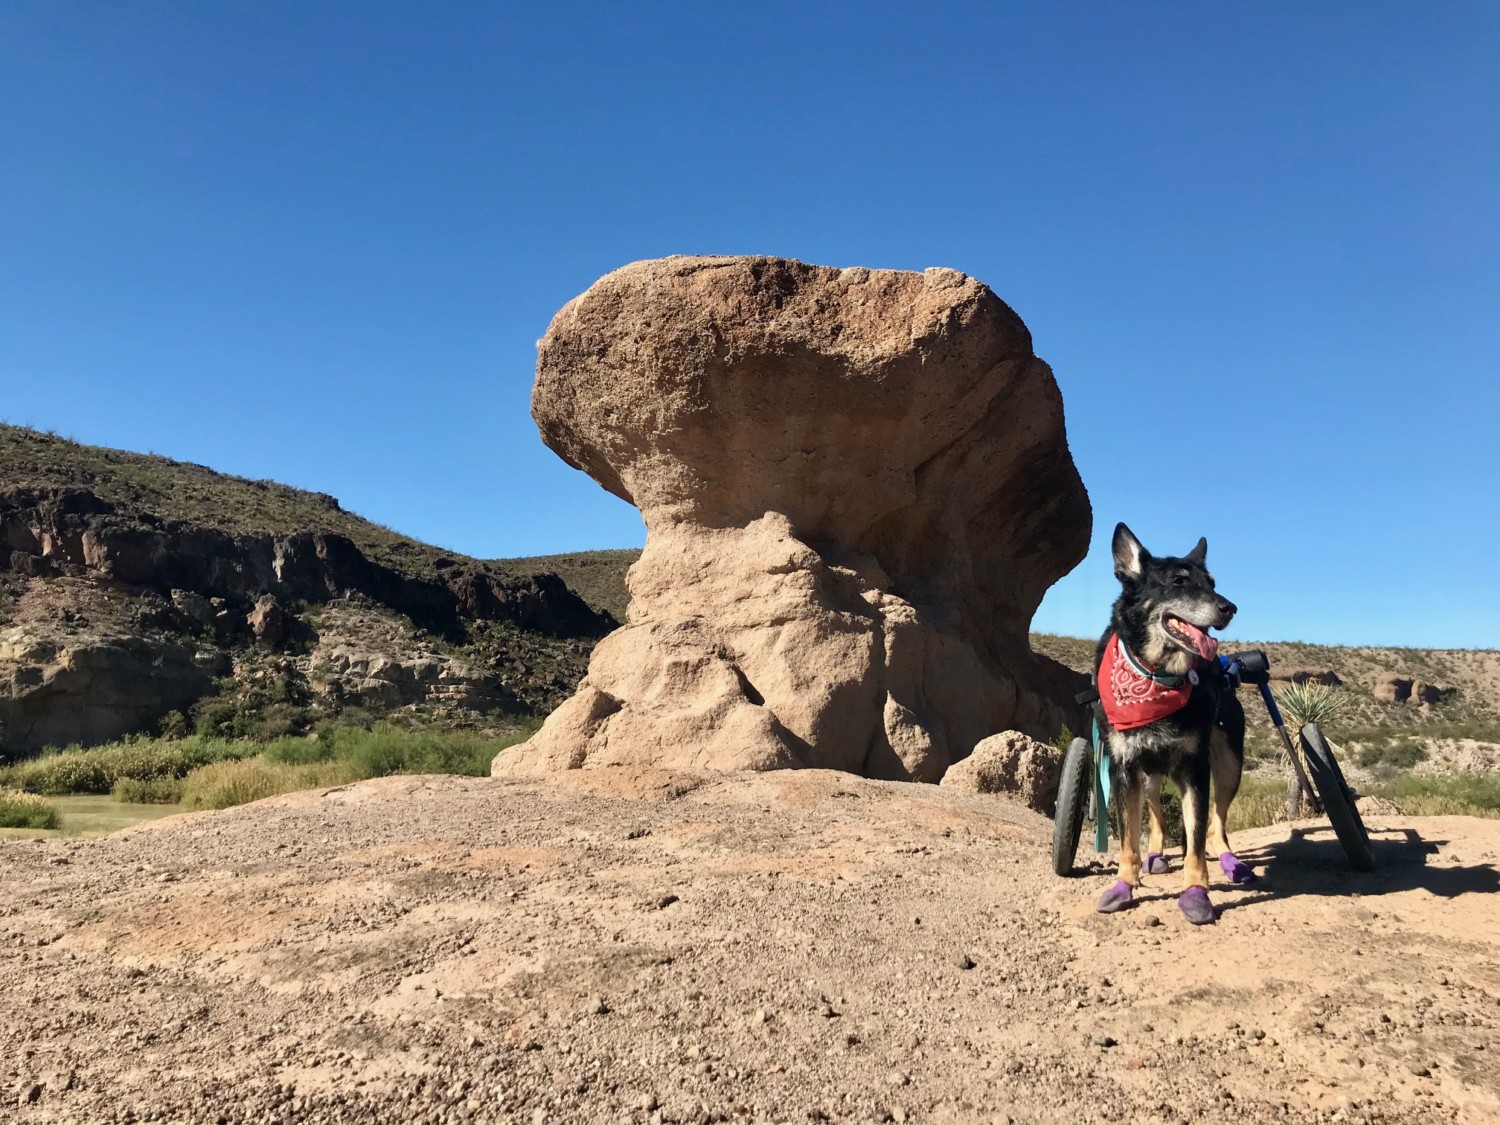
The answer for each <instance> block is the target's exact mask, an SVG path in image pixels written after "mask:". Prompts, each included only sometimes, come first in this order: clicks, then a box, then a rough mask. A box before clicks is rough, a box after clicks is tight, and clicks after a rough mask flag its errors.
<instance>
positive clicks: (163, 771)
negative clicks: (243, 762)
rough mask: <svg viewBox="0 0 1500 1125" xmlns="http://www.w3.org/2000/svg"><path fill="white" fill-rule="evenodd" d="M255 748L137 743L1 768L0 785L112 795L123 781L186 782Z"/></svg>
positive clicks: (73, 750) (205, 742)
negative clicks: (194, 772) (197, 771)
mask: <svg viewBox="0 0 1500 1125" xmlns="http://www.w3.org/2000/svg"><path fill="white" fill-rule="evenodd" d="M256 749H257V747H255V746H254V745H251V744H236V743H232V742H224V741H222V740H219V739H205V738H183V739H135V740H132V741H127V742H115V743H111V744H110V745H108V746H97V747H94V748H93V749H91V750H83V749H80V748H79V747H76V746H70V747H68V749H66V750H61V751H55V752H52V753H45V754H42V755H41V756H40V757H36V758H30V759H28V760H26V761H23V762H16V763H14V764H13V765H9V766H3V767H0V785H9V786H11V787H13V788H16V789H25V790H26V791H28V792H31V793H47V794H61V793H110V792H112V791H113V790H114V787H115V783H116V782H117V781H119V780H121V779H122V778H128V779H130V780H133V781H155V780H158V779H162V778H180V777H185V776H187V774H188V773H189V771H191V770H194V769H196V768H197V767H199V766H203V765H207V764H208V763H209V762H217V761H220V760H223V759H225V758H239V757H244V756H246V755H249V754H252V753H254V752H255V751H256Z"/></svg>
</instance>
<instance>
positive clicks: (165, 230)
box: [0, 0, 1500, 647]
mask: <svg viewBox="0 0 1500 1125" xmlns="http://www.w3.org/2000/svg"><path fill="white" fill-rule="evenodd" d="M1497 57H1500V6H1497V5H1495V4H1493V3H1488V2H1484V3H1478V2H1475V3H1465V2H1451V3H1444V4H1434V5H1418V4H1399V5H1397V4H1385V3H1362V4H1359V5H1352V4H1322V5H1311V4H1305V3H1295V4H1274V3H1262V4H1255V5H1227V4H1221V5H1202V4H1150V5H1143V4H1066V3H1036V4H1011V5H1003V4H972V5H957V4H953V5H947V4H920V5H919V4H915V3H913V4H884V3H861V4H803V3H798V4H791V3H787V4H776V3H762V4H753V5H751V4H745V5H727V4H723V5H720V4H653V3H640V4H628V5H627V4H598V5H593V4H582V5H577V4H575V5H570V6H567V7H564V6H560V5H534V6H524V7H523V6H520V5H501V4H457V3H433V4H416V3H410V4H384V3H361V4H357V5H356V4H342V5H340V4H312V3H295V4H291V3H288V4H277V3H255V4H234V3H218V4H213V5H202V4H172V3H154V4H119V5H103V4H94V3H90V4H71V3H65V2H60V0H46V2H41V3H24V2H12V3H8V4H6V5H4V6H3V7H0V417H3V418H4V419H5V420H8V421H11V422H16V423H22V424H28V425H35V426H38V427H42V428H50V429H54V430H57V431H58V432H60V433H63V434H66V435H69V436H72V437H76V438H77V439H79V440H81V441H87V442H90V443H95V444H104V445H113V446H120V447H124V448H130V449H137V450H154V451H156V452H159V453H164V454H167V455H170V456H174V457H179V458H183V459H187V460H192V461H199V462H203V463H206V464H210V465H213V466H214V467H216V468H219V469H222V470H224V471H227V472H233V473H239V474H244V475H248V476H253V477H269V478H274V479H278V480H283V481H286V482H288V483H291V484H295V485H299V486H303V487H307V488H314V489H319V490H323V491H328V492H332V493H333V494H335V495H337V496H338V497H340V498H341V500H342V501H343V502H344V504H345V505H346V506H347V507H349V508H351V509H352V510H355V511H358V512H360V513H361V514H363V515H366V516H368V517H370V518H372V519H376V520H379V521H381V522H382V523H386V524H389V525H391V526H394V527H396V528H399V529H400V530H402V531H404V532H406V533H408V534H411V535H413V536H415V537H418V538H421V539H426V540H429V541H432V542H436V543H440V544H443V545H445V546H447V547H449V548H452V549H455V550H460V551H465V552H468V553H471V554H476V555H482V556H503V555H521V554H539V553H549V552H555V551H566V550H575V549H582V548H591V547H608V546H630V545H637V544H639V543H640V542H641V540H642V534H643V532H642V528H641V524H640V520H639V517H638V516H637V514H636V513H635V511H634V509H632V508H630V507H628V506H627V505H624V504H622V503H620V502H619V501H617V500H615V499H613V498H612V497H609V496H608V495H606V494H605V493H604V492H603V491H602V490H601V489H600V488H598V487H597V486H596V485H594V484H593V482H592V481H590V480H589V479H588V478H586V477H584V476H583V475H582V474H580V473H577V472H575V471H574V470H571V469H569V468H567V467H566V466H565V465H563V464H562V462H561V461H559V460H558V459H557V458H556V457H554V456H553V455H552V454H551V453H550V452H549V451H547V450H546V448H545V447H543V446H542V444H541V443H540V441H539V440H538V438H537V436H536V431H535V429H534V427H533V426H532V423H531V421H530V418H529V416H528V413H527V403H528V396H529V390H530V384H531V378H532V374H533V369H534V363H535V341H536V340H537V338H538V337H539V336H540V335H541V334H542V332H543V331H544V329H545V328H546V325H547V322H548V321H549V319H550V318H551V316H552V314H553V312H555V311H556V309H557V308H558V307H559V306H561V305H562V304H563V303H564V302H565V301H567V300H568V299H569V298H571V297H572V296H574V295H575V294H576V293H578V292H580V291H582V290H583V289H584V288H586V287H587V286H588V285H589V283H590V282H592V281H593V280H594V279H595V278H596V277H597V276H599V275H600V274H602V273H604V272H606V271H608V270H610V269H612V268H614V267H616V266H619V265H621V264H623V263H625V262H628V261H632V260H635V259H639V258H647V257H657V256H660V255H664V254H669V253H772V254H781V255H785V256H788V257H796V258H801V259H803V260H806V261H811V262H818V263H825V264H830V265H856V264H858V265H868V266H881V267H897V268H911V269H921V268H923V267H926V266H931V265H943V266H951V267H954V268H957V269H961V270H963V271H965V272H967V273H970V274H973V275H974V276H977V277H979V278H982V279H983V280H985V281H986V282H988V283H989V284H990V285H991V286H992V287H993V288H994V289H995V290H996V292H998V293H999V294H1000V295H1001V296H1002V297H1003V298H1004V299H1005V300H1007V301H1008V302H1010V303H1011V304H1012V305H1013V306H1014V307H1015V308H1016V310H1017V311H1018V312H1019V313H1020V314H1021V316H1022V317H1023V318H1024V319H1025V320H1026V322H1027V324H1028V325H1029V326H1030V328H1031V331H1032V334H1033V337H1034V340H1035V344H1036V348H1037V351H1038V353H1039V354H1040V355H1042V356H1044V357H1045V358H1046V359H1047V360H1048V361H1049V362H1050V363H1051V364H1052V365H1053V367H1054V369H1055V371H1056V373H1057V377H1058V381H1059V383H1060V384H1061V386H1062V389H1063V394H1064V398H1065V401H1066V404H1067V412H1068V428H1069V434H1070V438H1071V442H1072V447H1073V452H1074V456H1075V458H1076V460H1077V461H1078V465H1079V469H1080V471H1081V473H1082V475H1083V478H1084V481H1085V482H1086V484H1087V485H1088V487H1089V491H1090V493H1091V496H1092V499H1093V504H1094V512H1095V544H1094V549H1093V551H1092V552H1091V553H1090V556H1089V558H1088V560H1087V561H1085V562H1084V563H1083V564H1082V565H1081V566H1080V567H1079V568H1078V570H1077V571H1075V572H1074V573H1073V574H1072V575H1070V576H1069V577H1068V578H1066V579H1064V580H1063V581H1062V582H1061V583H1059V585H1058V586H1057V587H1056V588H1054V590H1053V591H1052V592H1051V593H1050V594H1049V595H1048V598H1047V601H1046V602H1045V603H1044V604H1043V607H1042V610H1041V611H1040V612H1039V614H1038V617H1037V621H1036V625H1037V627H1038V628H1044V629H1050V630H1053V631H1059V632H1068V633H1075V634H1093V633H1096V632H1097V631H1098V630H1099V628H1100V627H1101V625H1102V622H1103V621H1104V619H1105V616H1106V614H1107V611H1108V605H1109V602H1110V600H1111V599H1112V597H1113V593H1114V583H1113V580H1112V578H1111V576H1110V567H1109V562H1108V550H1107V544H1108V537H1109V534H1110V531H1111V530H1112V529H1113V527H1114V524H1115V521H1116V520H1120V519H1123V520H1125V521H1126V522H1128V523H1129V524H1130V525H1131V526H1132V527H1133V528H1134V529H1135V530H1136V531H1137V532H1138V533H1139V534H1140V536H1141V537H1142V539H1143V540H1144V541H1145V543H1146V544H1147V546H1148V547H1149V548H1152V549H1156V550H1159V551H1161V552H1164V553H1170V552H1180V551H1183V550H1186V549H1187V548H1188V547H1189V546H1191V544H1192V543H1193V542H1194V541H1195V540H1196V539H1197V537H1198V536H1199V535H1207V537H1208V539H1209V543H1210V550H1209V562H1210V565H1211V566H1212V567H1213V569H1214V570H1215V573H1216V575H1217V577H1218V579H1219V584H1220V587H1221V589H1223V590H1224V591H1225V592H1226V593H1227V594H1228V595H1229V596H1230V597H1232V598H1233V599H1234V600H1236V601H1237V602H1238V603H1239V604H1240V606H1241V613H1240V618H1239V621H1238V622H1237V623H1236V627H1235V628H1234V629H1232V630H1231V632H1232V633H1234V634H1238V635H1240V636H1255V637H1261V638H1285V639H1292V638H1301V639H1306V640H1315V641H1325V642H1330V643H1391V644H1419V645H1450V646H1482V647H1495V646H1497V645H1500V581H1497V574H1500V564H1497V561H1496V559H1497V555H1500V502H1497V495H1500V469H1497V458H1496V451H1497V446H1500V430H1497V423H1500V390H1497V386H1496V374H1497V369H1500V67H1497V66H1496V64H1495V60H1496V58H1497Z"/></svg>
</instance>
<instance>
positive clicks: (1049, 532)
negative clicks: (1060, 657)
mask: <svg viewBox="0 0 1500 1125" xmlns="http://www.w3.org/2000/svg"><path fill="white" fill-rule="evenodd" d="M532 414H533V416H534V417H535V419H536V421H537V425H538V426H539V428H540V429H541V432H542V436H543V438H544V440H545V441H546V442H547V444H548V445H549V446H550V447H551V448H552V449H553V450H555V451H556V452H557V453H558V454H559V455H560V456H562V457H563V459H564V460H566V461H567V462H568V463H569V464H571V465H574V466H576V467H578V468H581V469H583V470H584V471H586V472H588V473H589V474H590V475H591V476H593V477H594V478H595V479H596V480H598V481H599V482H600V483H601V484H603V485H604V487H606V488H607V489H609V490H610V491H611V492H614V493H615V494H616V495H618V496H621V497H623V498H624V499H626V500H629V501H630V502H632V503H634V504H636V505H637V506H638V507H639V508H640V509H641V512H642V515H643V516H644V518H645V521H646V527H647V541H646V548H645V551H644V553H643V554H642V556H641V559H640V561H639V562H637V563H636V564H635V566H634V567H632V568H631V572H630V577H629V585H630V593H631V599H632V600H631V604H630V611H629V623H628V624H627V625H626V626H625V627H624V628H622V629H619V630H617V631H616V632H614V633H612V634H610V635H609V636H608V637H606V638H605V639H604V640H603V641H601V642H600V643H599V645H598V647H597V648H596V649H595V651H594V654H593V658H592V660H591V663H590V666H589V674H588V677H587V678H586V679H585V680H584V681H583V683H582V684H581V685H580V688H579V691H578V693H577V694H576V695H575V696H574V697H573V698H572V699H570V700H568V701H567V702H566V703H564V704H563V705H562V706H561V707H560V708H558V709H557V711H555V712H554V713H553V714H552V715H551V716H550V717H549V718H548V720H547V722H546V724H545V725H544V726H543V728H542V730H541V731H539V732H538V733H537V734H536V735H535V736H534V737H533V738H532V739H531V740H530V741H529V742H528V743H526V744H524V745H523V746H521V747H518V748H516V749H514V750H511V751H507V752H505V753H503V754H501V755H500V756H499V757H498V758H497V759H496V762H495V773H496V774H497V775H527V774H535V773H543V772H547V771H551V770H556V769H571V768H579V767H590V766H599V765H614V764H631V765H654V766H664V767H669V768H711V769H739V768H751V769H770V768H778V767H787V766H817V767H829V768H835V769H842V770H850V771H854V772H858V773H863V774H866V775H868V776H872V777H883V778H901V779H908V778H910V779H919V780H926V781H937V780H938V779H939V778H940V777H941V776H942V774H943V772H944V770H945V769H946V768H947V767H948V765H949V764H950V763H951V762H953V761H955V760H957V759H959V758H962V757H964V756H965V755H967V754H968V753H969V751H970V750H971V749H972V748H973V747H974V745H975V744H976V743H977V742H979V741H980V740H981V739H982V738H984V737H985V736H987V735H989V734H992V733H994V732H995V731H998V730H1006V729H1015V730H1021V731H1026V732H1028V733H1031V734H1034V735H1037V736H1038V737H1043V738H1051V737H1052V736H1054V735H1055V734H1056V732H1057V729H1058V728H1059V726H1060V725H1061V724H1062V722H1063V721H1065V719H1067V718H1070V717H1071V716H1072V715H1073V712H1074V706H1073V703H1072V695H1073V693H1074V692H1075V691H1077V690H1078V686H1079V683H1078V681H1079V678H1078V677H1077V676H1076V675H1075V674H1074V673H1071V672H1069V671H1067V670H1066V669H1064V668H1062V667H1061V666H1059V665H1056V664H1054V663H1053V662H1051V661H1049V660H1046V659H1044V658H1042V657H1039V656H1036V655H1034V654H1032V652H1031V651H1030V649H1029V647H1028V644H1027V628H1028V625H1029V623H1030V620H1031V616H1032V613H1033V612H1034V611H1035V609H1036V606H1037V603H1038V602H1039V601H1040V599H1041V596H1042V594H1043V593H1044V592H1045V591H1046V589H1047V587H1048V586H1050V585H1051V584H1052V583H1053V582H1054V581H1056V580H1057V578H1059V577H1060V576H1061V575H1063V574H1065V573H1066V572H1067V571H1068V570H1070V569H1071V568H1072V567H1073V566H1074V565H1076V564H1077V562H1078V561H1079V560H1080V559H1081V558H1082V557H1083V554H1084V552H1085V550H1086V548H1087V544H1088V536H1089V528H1090V511H1089V505H1088V497H1087V494H1086V493H1085V491H1084V489H1083V485H1082V483H1081V482H1080V481H1079V478H1078V474H1077V471H1076V470H1075V468H1074V466H1073V461H1072V458H1071V456H1070V455H1069V452H1068V447H1067V441H1066V437H1065V435H1064V429H1063V414H1062V401H1061V398H1060V396H1059V394H1058V390H1057V386H1056V383H1055V382H1054V381H1053V378H1052V374H1051V372H1050V370H1049V369H1048V368H1047V365H1046V364H1045V363H1043V362H1042V361H1041V360H1039V359H1037V358H1036V356H1034V355H1033V354H1032V351H1031V340H1030V336H1029V334H1028V333H1027V331H1026V328H1025V326H1024V325H1023V324H1022V323H1021V321H1020V319H1019V318H1018V317H1017V316H1016V315H1015V313H1014V312H1012V311H1011V310H1010V308H1009V307H1007V306H1006V305H1005V304H1004V303H1003V302H1002V301H1001V300H1000V299H999V298H997V297H996V296H995V295H994V294H993V293H992V292H990V290H989V289H988V288H986V287H985V286H984V285H983V284H981V283H980V282H978V281H975V280H974V279H972V278H968V277H965V276H964V275H962V274H959V273H956V272H954V271H952V270H928V271H926V272H925V273H920V274H919V273H906V272H897V271H889V270H866V269H845V270H838V269H828V268H823V267H817V266H808V265H804V264H802V263H798V262H791V261H784V260H780V259H773V258H668V259H664V260H661V261H653V262H639V263H636V264H634V265H631V266H627V267H625V268H624V269H621V270H617V271H616V272H614V273H612V274H609V275H607V276H606V277H604V278H602V279H601V280H600V281H598V282H597V283H596V284H595V285H594V286H592V287H591V288H590V289H589V290H588V291H587V292H586V293H584V294H583V295H582V296H581V297H578V298H576V299H575V300H573V301H572V302H570V303H569V304H568V305H567V306H566V307H565V308H564V309H563V310H562V311H561V312H559V313H558V315H557V317H556V318H555V319H554V320H553V323H552V325H551V327H550V328H549V329H548V332H547V335H546V337H545V338H544V339H543V341H542V343H541V353H540V360H539V363H538V370H537V381H536V386H535V389H534V391H533V396H532Z"/></svg>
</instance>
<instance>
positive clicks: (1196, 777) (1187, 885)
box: [1177, 740, 1214, 926]
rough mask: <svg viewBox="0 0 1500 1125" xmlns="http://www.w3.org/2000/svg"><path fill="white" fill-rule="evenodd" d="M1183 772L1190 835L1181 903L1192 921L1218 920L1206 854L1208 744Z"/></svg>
mask: <svg viewBox="0 0 1500 1125" xmlns="http://www.w3.org/2000/svg"><path fill="white" fill-rule="evenodd" d="M1205 741H1206V740H1205ZM1182 773H1183V776H1182V777H1179V778H1178V779H1177V784H1178V787H1179V788H1180V789H1181V790H1182V827H1183V834H1184V835H1185V836H1186V837H1187V848H1186V852H1187V854H1186V856H1184V858H1183V864H1182V882H1183V891H1182V894H1181V895H1179V896H1178V898H1177V906H1178V909H1180V910H1181V911H1182V913H1183V915H1184V916H1185V917H1186V918H1187V920H1188V921H1189V922H1192V923H1193V924H1194V925H1196V926H1201V925H1203V924H1204V923H1205V922H1212V921H1213V920H1214V908H1213V904H1212V903H1211V902H1210V901H1209V898H1208V861H1207V859H1206V857H1205V852H1206V850H1207V845H1208V782H1209V777H1210V769H1209V758H1208V747H1207V746H1203V747H1201V748H1200V749H1199V750H1198V752H1197V753H1196V754H1194V755H1192V757H1191V758H1189V759H1188V761H1187V762H1185V763H1184V767H1183V770H1182Z"/></svg>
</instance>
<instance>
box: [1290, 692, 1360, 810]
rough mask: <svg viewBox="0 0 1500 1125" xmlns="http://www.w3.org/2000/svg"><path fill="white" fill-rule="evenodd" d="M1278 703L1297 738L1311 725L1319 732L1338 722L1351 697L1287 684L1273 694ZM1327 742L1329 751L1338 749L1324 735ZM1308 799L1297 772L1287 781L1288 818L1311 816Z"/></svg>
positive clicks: (1341, 693) (1294, 736)
mask: <svg viewBox="0 0 1500 1125" xmlns="http://www.w3.org/2000/svg"><path fill="white" fill-rule="evenodd" d="M1272 694H1273V695H1275V696H1276V703H1277V705H1278V706H1279V707H1280V708H1281V713H1282V715H1283V716H1284V717H1285V718H1286V719H1287V721H1288V723H1289V724H1290V725H1291V726H1293V727H1295V728H1296V732H1297V734H1296V735H1293V738H1294V739H1295V738H1296V737H1297V735H1300V734H1301V733H1302V728H1303V727H1305V726H1307V724H1308V723H1316V724H1317V725H1318V727H1319V729H1321V728H1322V726H1323V724H1324V723H1326V722H1328V721H1329V720H1330V719H1336V718H1338V717H1339V715H1341V714H1343V712H1344V711H1345V710H1346V709H1347V708H1348V706H1349V697H1348V696H1347V695H1345V694H1344V693H1343V692H1341V691H1339V690H1338V689H1337V688H1330V687H1325V686H1324V685H1322V684H1315V683H1312V682H1310V681H1309V682H1308V683H1302V684H1287V685H1286V686H1285V687H1281V688H1276V689H1275V690H1274V691H1273V692H1272ZM1324 739H1325V740H1326V741H1327V742H1328V746H1329V748H1330V749H1336V748H1335V747H1334V745H1333V740H1332V739H1331V738H1328V736H1327V733H1326V732H1325V733H1324ZM1308 797H1309V795H1308V794H1306V793H1303V792H1302V786H1301V782H1300V778H1299V777H1298V776H1297V773H1296V771H1295V770H1293V771H1292V773H1291V774H1290V775H1289V776H1288V778H1287V804H1286V808H1287V815H1288V816H1289V817H1292V818H1293V819H1295V818H1297V817H1299V816H1306V815H1307V812H1308V804H1307V801H1308Z"/></svg>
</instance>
